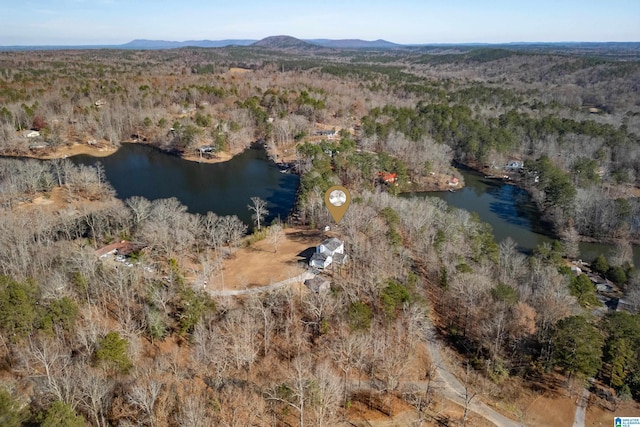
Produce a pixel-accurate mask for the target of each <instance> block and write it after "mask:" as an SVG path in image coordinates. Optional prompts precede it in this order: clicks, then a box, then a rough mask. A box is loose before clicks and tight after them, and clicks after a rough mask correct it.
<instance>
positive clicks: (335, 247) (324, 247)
mask: <svg viewBox="0 0 640 427" xmlns="http://www.w3.org/2000/svg"><path fill="white" fill-rule="evenodd" d="M316 252H319V253H321V254H327V255H330V256H334V255H335V254H343V253H344V243H343V242H342V241H341V240H340V239H336V238H335V237H332V238H330V239H327V240H325V241H323V242H322V243H320V244H319V245H318V247H317V248H316Z"/></svg>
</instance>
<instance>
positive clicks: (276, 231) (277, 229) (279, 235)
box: [267, 221, 285, 253]
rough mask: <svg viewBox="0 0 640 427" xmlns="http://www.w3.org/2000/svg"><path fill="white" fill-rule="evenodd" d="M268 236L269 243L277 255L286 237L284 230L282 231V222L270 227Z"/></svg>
mask: <svg viewBox="0 0 640 427" xmlns="http://www.w3.org/2000/svg"><path fill="white" fill-rule="evenodd" d="M267 234H268V239H269V243H271V244H272V245H273V252H274V253H277V252H278V246H280V243H281V242H282V239H283V238H284V237H285V234H284V230H283V229H282V225H281V224H280V221H278V222H276V223H275V224H273V225H272V226H271V227H269V231H268V233H267Z"/></svg>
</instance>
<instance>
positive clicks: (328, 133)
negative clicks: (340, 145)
mask: <svg viewBox="0 0 640 427" xmlns="http://www.w3.org/2000/svg"><path fill="white" fill-rule="evenodd" d="M316 136H324V137H326V138H327V139H329V140H331V139H335V138H336V137H337V136H338V132H336V131H335V129H333V130H318V131H316Z"/></svg>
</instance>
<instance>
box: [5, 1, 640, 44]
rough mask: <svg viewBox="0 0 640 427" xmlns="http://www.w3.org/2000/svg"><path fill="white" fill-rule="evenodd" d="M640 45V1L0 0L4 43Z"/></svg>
mask: <svg viewBox="0 0 640 427" xmlns="http://www.w3.org/2000/svg"><path fill="white" fill-rule="evenodd" d="M273 35H290V36H293V37H297V38H300V39H314V38H329V39H345V38H354V39H355V38H358V39H363V40H376V39H385V40H388V41H392V42H395V43H403V44H426V43H506V42H560V41H585V42H595V41H640V0H536V1H534V0H527V1H522V0H387V1H378V0H312V1H309V0H297V1H292V0H270V1H258V0H225V1H220V0H209V1H207V0H0V45H3V46H10V45H95V44H121V43H126V42H129V41H131V40H133V39H152V40H172V41H185V40H204V39H207V40H222V39H261V38H264V37H267V36H273Z"/></svg>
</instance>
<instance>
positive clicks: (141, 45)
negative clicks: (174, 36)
mask: <svg viewBox="0 0 640 427" xmlns="http://www.w3.org/2000/svg"><path fill="white" fill-rule="evenodd" d="M255 42H256V40H248V39H226V40H187V41H184V42H177V41H167V40H146V39H137V40H132V41H130V42H129V43H125V44H122V45H119V46H118V47H120V48H121V49H176V48H180V47H226V46H249V45H251V44H253V43H255Z"/></svg>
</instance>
